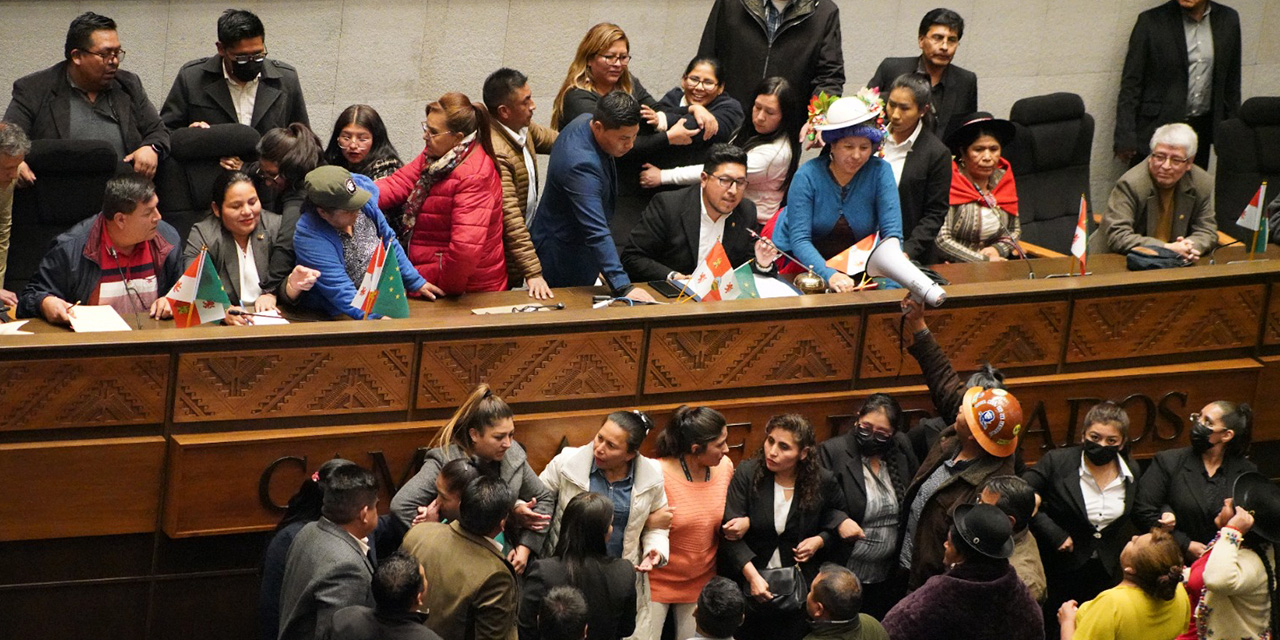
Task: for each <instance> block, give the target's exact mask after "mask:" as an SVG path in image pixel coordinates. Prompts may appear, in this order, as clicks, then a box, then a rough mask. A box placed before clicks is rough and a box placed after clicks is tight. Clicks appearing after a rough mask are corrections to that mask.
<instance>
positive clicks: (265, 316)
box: [249, 309, 289, 327]
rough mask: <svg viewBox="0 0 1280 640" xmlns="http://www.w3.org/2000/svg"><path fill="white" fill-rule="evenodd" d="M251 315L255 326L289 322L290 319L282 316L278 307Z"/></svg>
mask: <svg viewBox="0 0 1280 640" xmlns="http://www.w3.org/2000/svg"><path fill="white" fill-rule="evenodd" d="M249 317H250V319H252V320H253V326H255V327H265V326H267V325H272V324H289V321H288V320H285V319H284V318H282V317H280V311H279V310H278V309H277V310H274V311H263V312H261V313H255V314H253V315H252V316H249Z"/></svg>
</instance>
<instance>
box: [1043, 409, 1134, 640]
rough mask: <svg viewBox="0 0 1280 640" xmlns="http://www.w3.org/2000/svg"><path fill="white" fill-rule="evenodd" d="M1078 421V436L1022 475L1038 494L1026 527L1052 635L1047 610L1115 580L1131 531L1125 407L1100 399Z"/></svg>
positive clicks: (1131, 490) (1131, 466)
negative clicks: (1035, 548)
mask: <svg viewBox="0 0 1280 640" xmlns="http://www.w3.org/2000/svg"><path fill="white" fill-rule="evenodd" d="M1082 426H1083V427H1084V436H1083V437H1082V439H1081V443H1080V444H1078V445H1075V446H1070V447H1062V448H1058V449H1054V450H1052V451H1049V452H1048V453H1046V454H1045V455H1044V457H1042V458H1040V460H1039V461H1037V462H1036V465H1035V466H1034V467H1032V468H1030V469H1028V470H1027V471H1026V473H1024V474H1023V475H1022V478H1023V479H1024V480H1026V481H1027V482H1028V483H1029V484H1030V485H1031V486H1032V488H1034V489H1035V490H1036V492H1037V493H1039V494H1040V498H1041V503H1040V510H1039V512H1038V513H1036V515H1035V517H1034V518H1032V520H1031V532H1032V534H1033V535H1034V536H1035V538H1036V542H1037V543H1038V544H1039V545H1040V557H1041V560H1042V561H1043V562H1044V573H1045V577H1046V579H1047V581H1048V583H1049V593H1048V596H1047V598H1046V601H1045V611H1047V612H1050V613H1049V614H1046V615H1045V617H1044V618H1045V624H1046V626H1048V627H1050V629H1049V631H1050V633H1048V634H1046V637H1050V638H1056V637H1058V633H1057V628H1056V627H1057V616H1056V614H1054V612H1056V611H1057V610H1058V607H1059V606H1060V605H1061V604H1062V603H1063V602H1066V601H1067V600H1075V601H1076V602H1086V601H1088V600H1092V599H1093V598H1094V596H1096V595H1098V594H1099V593H1101V592H1102V591H1103V590H1104V589H1107V588H1109V587H1113V586H1115V585H1116V584H1117V583H1118V582H1119V581H1120V578H1121V577H1122V576H1121V573H1122V571H1123V569H1122V568H1121V567H1120V551H1121V550H1122V549H1124V545H1125V544H1126V543H1128V542H1129V539H1130V538H1132V537H1133V536H1134V535H1135V534H1136V533H1138V532H1137V530H1136V529H1135V528H1134V525H1133V522H1132V520H1131V518H1130V517H1129V512H1130V511H1131V510H1132V508H1133V499H1134V496H1135V494H1136V493H1137V478H1138V466H1137V464H1135V463H1134V461H1133V459H1132V458H1130V457H1129V456H1128V454H1127V449H1128V444H1129V440H1128V438H1129V416H1128V414H1126V413H1125V411H1124V409H1122V408H1120V406H1119V405H1117V404H1115V403H1113V402H1102V403H1100V404H1098V405H1096V406H1094V407H1093V408H1092V409H1090V410H1089V412H1088V413H1087V414H1086V415H1085V418H1084V422H1083V425H1082Z"/></svg>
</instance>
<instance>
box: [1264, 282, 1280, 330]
mask: <svg viewBox="0 0 1280 640" xmlns="http://www.w3.org/2000/svg"><path fill="white" fill-rule="evenodd" d="M1262 343H1263V344H1280V285H1276V284H1272V285H1271V304H1270V305H1268V308H1267V330H1266V333H1264V334H1263V335H1262Z"/></svg>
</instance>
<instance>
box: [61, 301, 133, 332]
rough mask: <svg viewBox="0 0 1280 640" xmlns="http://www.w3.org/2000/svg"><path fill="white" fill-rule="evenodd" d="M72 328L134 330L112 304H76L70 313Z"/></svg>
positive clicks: (92, 330)
mask: <svg viewBox="0 0 1280 640" xmlns="http://www.w3.org/2000/svg"><path fill="white" fill-rule="evenodd" d="M69 315H70V316H71V329H72V330H73V331H75V332H76V333H93V332H98V331H133V327H130V326H129V323H128V322H125V321H124V318H121V317H120V314H119V313H116V310H115V309H114V308H113V307H111V306H110V305H105V304H100V305H92V306H91V305H83V304H81V305H76V307H75V308H74V309H72V310H71V313H70V314H69Z"/></svg>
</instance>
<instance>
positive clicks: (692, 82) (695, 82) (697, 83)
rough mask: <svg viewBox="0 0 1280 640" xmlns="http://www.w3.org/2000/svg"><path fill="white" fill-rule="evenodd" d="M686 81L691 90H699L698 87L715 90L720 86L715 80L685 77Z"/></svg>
mask: <svg viewBox="0 0 1280 640" xmlns="http://www.w3.org/2000/svg"><path fill="white" fill-rule="evenodd" d="M684 81H685V82H687V83H689V88H690V89H697V88H698V87H702V88H704V89H714V88H715V87H716V85H718V84H720V83H719V82H717V81H716V79H715V78H699V77H698V76H685V77H684Z"/></svg>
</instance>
